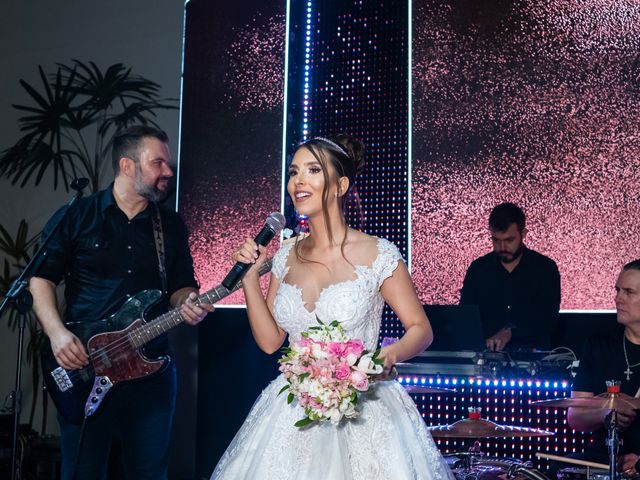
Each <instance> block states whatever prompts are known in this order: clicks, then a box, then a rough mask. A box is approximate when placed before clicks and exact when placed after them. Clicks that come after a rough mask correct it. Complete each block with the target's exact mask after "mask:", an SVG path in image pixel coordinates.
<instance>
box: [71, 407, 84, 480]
mask: <svg viewBox="0 0 640 480" xmlns="http://www.w3.org/2000/svg"><path fill="white" fill-rule="evenodd" d="M86 425H87V416H86V415H85V417H84V420H82V426H81V427H80V439H79V440H78V448H77V449H76V456H75V459H74V461H73V463H72V464H71V468H72V470H71V480H75V478H76V473H78V463H79V462H80V454H81V453H82V444H83V443H84V431H85V426H86Z"/></svg>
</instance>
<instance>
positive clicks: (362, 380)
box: [351, 370, 369, 392]
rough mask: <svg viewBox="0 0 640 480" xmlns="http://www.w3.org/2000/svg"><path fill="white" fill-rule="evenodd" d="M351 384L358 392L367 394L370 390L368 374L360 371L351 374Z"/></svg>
mask: <svg viewBox="0 0 640 480" xmlns="http://www.w3.org/2000/svg"><path fill="white" fill-rule="evenodd" d="M351 383H352V384H353V387H354V388H355V389H356V390H359V391H361V392H366V391H367V390H368V389H369V378H368V377H367V374H366V373H364V372H361V371H360V370H354V371H353V372H351Z"/></svg>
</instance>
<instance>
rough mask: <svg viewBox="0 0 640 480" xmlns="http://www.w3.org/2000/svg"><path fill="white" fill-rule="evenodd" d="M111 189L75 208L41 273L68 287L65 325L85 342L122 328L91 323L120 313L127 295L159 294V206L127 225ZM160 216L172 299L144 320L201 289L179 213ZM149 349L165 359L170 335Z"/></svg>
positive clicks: (163, 212)
mask: <svg viewBox="0 0 640 480" xmlns="http://www.w3.org/2000/svg"><path fill="white" fill-rule="evenodd" d="M112 189H113V185H111V186H110V187H109V188H107V189H106V190H102V191H100V192H98V193H95V194H93V195H91V196H89V197H86V198H82V199H80V200H79V201H78V202H76V204H75V205H73V206H72V207H71V211H70V212H69V214H68V215H67V217H66V218H65V220H64V221H63V224H62V225H61V226H60V229H59V230H58V232H57V234H56V235H55V236H54V238H53V239H52V241H51V243H50V244H49V247H48V248H47V255H46V257H45V259H44V260H43V262H42V264H41V265H40V267H39V269H38V271H37V274H36V275H37V276H38V277H42V278H45V279H48V280H50V281H52V282H54V283H56V284H58V283H60V282H61V281H63V280H64V282H65V300H66V312H65V314H64V321H65V323H66V324H68V325H69V328H70V329H71V330H72V331H74V332H75V333H76V335H79V336H80V338H81V339H82V340H83V341H85V342H86V341H87V340H88V338H86V335H87V334H89V336H90V335H92V334H95V333H98V332H100V331H111V330H114V329H117V330H119V329H121V328H123V326H118V328H113V326H107V325H105V322H104V321H101V322H98V323H97V324H94V322H97V321H100V320H102V319H105V318H107V317H109V316H110V315H112V314H113V313H115V312H116V311H117V310H118V309H119V308H120V307H121V306H122V304H123V303H124V302H125V301H126V300H127V298H129V296H131V295H134V294H136V293H138V292H140V291H142V290H147V289H157V290H162V280H161V277H160V272H159V268H158V255H157V251H156V246H155V242H154V238H153V227H152V223H153V222H152V215H153V209H154V207H153V205H151V204H150V205H149V206H148V207H147V208H146V209H145V210H144V211H143V212H141V213H140V214H138V215H137V216H136V217H135V218H133V219H132V220H130V221H129V219H128V218H127V216H126V215H125V214H124V213H123V212H122V211H121V210H120V209H119V208H118V206H117V204H116V202H115V199H114V197H113V191H112ZM64 208H66V207H63V208H62V209H60V210H59V211H58V212H56V214H54V216H53V217H52V218H51V219H50V220H49V222H48V223H47V225H46V226H45V228H44V231H43V235H45V236H46V235H47V234H48V233H49V232H50V231H51V229H52V228H53V224H54V223H55V220H57V218H59V217H60V216H61V215H62V213H63V211H64ZM160 217H161V219H162V228H163V231H164V249H165V263H166V268H167V284H168V288H167V290H168V296H164V297H163V298H162V301H161V303H160V304H159V305H157V306H155V307H154V308H153V309H152V310H151V311H150V312H149V313H148V314H147V319H152V318H154V317H156V316H157V315H158V314H161V313H163V312H165V311H166V310H167V308H168V305H169V303H168V297H170V296H171V294H172V293H173V292H175V291H177V290H179V289H181V288H184V287H194V288H198V283H197V281H196V279H195V277H194V272H193V259H192V258H191V254H190V252H189V244H188V234H187V228H186V226H185V225H184V223H183V221H182V220H181V219H180V217H179V216H178V214H177V213H175V212H173V211H172V210H170V209H168V208H166V207H163V206H160ZM43 238H44V236H43ZM133 320H135V319H134V318H131V319H129V321H133ZM83 325H84V327H89V328H84V327H83ZM145 350H146V353H147V354H148V355H150V356H156V355H158V354H163V353H167V351H168V342H167V338H166V334H164V335H162V336H160V337H158V338H157V339H155V340H154V341H152V342H151V343H149V344H148V345H147V347H146V349H145Z"/></svg>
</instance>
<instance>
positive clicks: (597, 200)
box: [412, 0, 640, 309]
mask: <svg viewBox="0 0 640 480" xmlns="http://www.w3.org/2000/svg"><path fill="white" fill-rule="evenodd" d="M413 29H414V31H413V36H414V44H413V95H414V97H413V114H414V124H413V196H412V202H413V205H412V222H413V230H412V235H413V238H412V271H413V277H414V280H415V282H416V284H417V286H418V291H419V294H420V296H421V299H422V300H423V302H424V303H443V304H446V303H457V301H458V298H459V289H460V287H461V286H462V280H463V277H464V273H465V271H466V269H467V267H468V265H469V263H470V262H471V261H472V260H473V259H474V258H476V257H478V256H480V255H482V254H484V253H486V252H488V251H489V250H490V248H491V245H490V240H489V234H488V232H487V227H486V223H487V218H488V215H489V212H490V211H491V209H492V208H493V206H495V205H496V204H498V203H500V202H503V201H513V202H515V203H517V204H519V205H520V206H521V207H523V209H524V210H525V213H526V214H527V217H528V229H529V235H528V237H527V242H526V243H527V245H528V246H529V247H531V248H533V249H535V250H538V251H540V252H541V253H544V254H546V255H548V256H550V257H551V258H553V259H554V260H556V262H557V263H558V266H559V268H560V272H561V275H562V308H564V309H608V308H613V293H614V292H613V283H614V281H615V277H616V275H617V273H618V272H619V270H620V267H621V265H622V264H624V263H626V262H628V261H630V260H632V259H635V258H638V257H640V253H639V248H638V245H639V244H640V222H639V221H638V204H639V194H638V186H637V178H638V174H639V173H640V164H639V163H638V154H639V153H640V142H639V139H640V136H639V134H640V126H639V121H638V112H639V111H640V108H639V107H640V96H639V94H640V4H638V3H637V2H634V1H595V0H594V1H552V0H544V1H540V0H528V1H513V2H511V1H502V2H493V1H472V0H467V1H451V2H444V1H437V0H433V1H427V2H420V4H419V5H417V6H414V24H413Z"/></svg>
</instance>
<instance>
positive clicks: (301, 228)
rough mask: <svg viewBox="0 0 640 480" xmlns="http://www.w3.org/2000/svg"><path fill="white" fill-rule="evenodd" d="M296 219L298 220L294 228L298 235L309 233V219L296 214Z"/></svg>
mask: <svg viewBox="0 0 640 480" xmlns="http://www.w3.org/2000/svg"><path fill="white" fill-rule="evenodd" d="M296 218H297V219H298V225H297V227H296V232H297V233H298V235H299V234H301V233H303V234H304V233H309V217H308V216H307V215H302V214H300V213H298V212H296Z"/></svg>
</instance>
